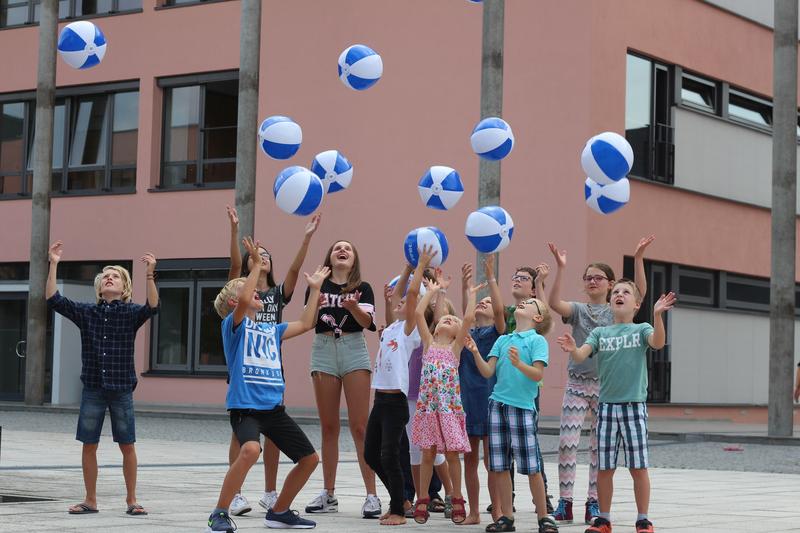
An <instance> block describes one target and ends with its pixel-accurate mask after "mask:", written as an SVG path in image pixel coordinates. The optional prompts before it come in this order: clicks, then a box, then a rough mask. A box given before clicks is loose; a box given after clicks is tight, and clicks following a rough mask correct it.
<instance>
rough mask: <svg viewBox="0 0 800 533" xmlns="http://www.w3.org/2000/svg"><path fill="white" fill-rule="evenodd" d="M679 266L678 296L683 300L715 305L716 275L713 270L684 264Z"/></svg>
mask: <svg viewBox="0 0 800 533" xmlns="http://www.w3.org/2000/svg"><path fill="white" fill-rule="evenodd" d="M675 268H677V276H678V291H677V292H678V297H679V298H680V299H681V301H683V302H688V303H693V304H704V305H714V303H715V302H714V300H715V290H714V289H715V287H716V277H715V276H714V273H713V272H707V271H704V270H695V269H691V268H686V267H682V266H678V267H675Z"/></svg>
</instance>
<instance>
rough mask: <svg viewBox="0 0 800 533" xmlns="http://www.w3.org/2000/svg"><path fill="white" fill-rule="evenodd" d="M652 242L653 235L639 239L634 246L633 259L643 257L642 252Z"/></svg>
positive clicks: (654, 238)
mask: <svg viewBox="0 0 800 533" xmlns="http://www.w3.org/2000/svg"><path fill="white" fill-rule="evenodd" d="M654 240H656V236H655V235H650V236H649V237H642V238H641V239H639V244H637V245H636V251H635V252H634V253H633V255H634V257H642V256H644V251H645V250H646V249H647V247H648V246H650V244H651V243H652V242H653V241H654Z"/></svg>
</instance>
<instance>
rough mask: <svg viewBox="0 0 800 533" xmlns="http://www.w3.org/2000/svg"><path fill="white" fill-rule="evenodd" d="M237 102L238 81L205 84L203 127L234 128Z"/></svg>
mask: <svg viewBox="0 0 800 533" xmlns="http://www.w3.org/2000/svg"><path fill="white" fill-rule="evenodd" d="M238 102H239V82H238V80H229V81H218V82H214V83H209V84H207V85H206V100H205V124H204V127H206V128H218V127H220V126H236V119H237V113H238Z"/></svg>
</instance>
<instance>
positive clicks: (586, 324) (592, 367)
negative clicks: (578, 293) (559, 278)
mask: <svg viewBox="0 0 800 533" xmlns="http://www.w3.org/2000/svg"><path fill="white" fill-rule="evenodd" d="M569 305H570V306H571V307H572V314H571V315H570V316H569V317H561V321H562V322H564V324H569V325H570V326H572V336H573V337H575V345H576V346H578V347H579V348H580V347H581V346H583V345H584V344H585V343H586V338H587V337H588V336H589V333H591V332H592V330H593V329H594V328H598V327H601V326H610V325H611V324H613V323H614V313H612V312H611V306H610V305H608V304H607V303H606V304H585V303H582V302H570V304H569ZM567 371H568V372H569V374H570V375H572V376H577V377H579V378H596V377H597V361H596V359H595V358H593V357H589V358H587V359H586V360H585V361H584V362H582V363H576V362H575V360H574V359H572V357H570V358H569V366H568V367H567Z"/></svg>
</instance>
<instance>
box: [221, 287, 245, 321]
mask: <svg viewBox="0 0 800 533" xmlns="http://www.w3.org/2000/svg"><path fill="white" fill-rule="evenodd" d="M245 281H246V278H233V279H232V280H230V281H229V282H228V283H226V284H225V286H224V287H222V290H220V291H219V294H217V298H216V299H215V300H214V310H215V311H216V312H217V314H218V315H219V317H220V318H225V317H226V316H228V315H229V314H231V311H233V308H234V306H232V305H231V300H234V301H237V300H238V299H239V288H240V286H241V285H243V284H244V282H245Z"/></svg>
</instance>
